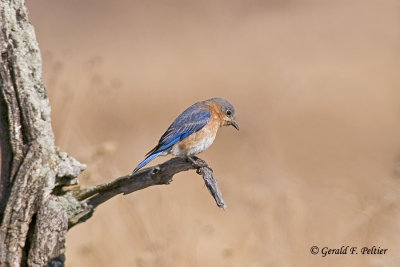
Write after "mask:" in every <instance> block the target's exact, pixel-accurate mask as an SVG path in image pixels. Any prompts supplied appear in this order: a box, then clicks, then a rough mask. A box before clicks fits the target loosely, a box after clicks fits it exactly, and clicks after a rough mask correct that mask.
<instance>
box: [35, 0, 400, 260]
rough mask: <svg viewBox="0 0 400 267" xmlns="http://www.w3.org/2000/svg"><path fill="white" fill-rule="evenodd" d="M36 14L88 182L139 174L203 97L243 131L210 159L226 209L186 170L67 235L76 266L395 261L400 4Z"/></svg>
mask: <svg viewBox="0 0 400 267" xmlns="http://www.w3.org/2000/svg"><path fill="white" fill-rule="evenodd" d="M27 4H28V7H29V10H30V17H31V20H32V22H33V24H34V26H35V29H36V34H37V38H38V41H39V45H40V48H41V52H42V55H43V64H44V66H43V75H44V80H45V84H46V87H47V90H48V93H49V97H50V101H51V105H52V121H53V127H54V131H55V134H56V142H57V145H58V146H60V147H61V149H62V150H63V151H66V152H68V153H70V154H71V155H73V156H74V157H76V158H77V159H78V160H80V161H81V162H84V163H86V164H88V169H87V170H86V171H85V173H84V174H83V175H82V176H81V179H80V181H81V184H82V185H94V184H98V183H103V182H106V181H109V180H111V179H113V178H116V177H118V176H121V175H124V174H127V173H129V172H130V171H132V170H133V168H134V167H135V166H136V165H137V164H138V163H139V162H140V161H141V160H142V159H143V156H144V154H145V153H146V152H148V150H150V149H151V148H152V147H153V146H154V145H155V144H156V142H157V141H158V138H159V137H160V136H161V134H162V133H163V132H164V131H165V130H166V128H167V127H168V126H169V124H170V123H171V122H172V121H173V119H174V118H175V117H176V116H177V115H178V114H179V113H180V112H181V111H183V110H184V109H185V108H186V107H188V106H189V105H191V104H192V103H194V102H196V101H199V100H204V99H207V98H210V97H215V96H221V97H225V98H227V99H228V100H229V101H230V102H231V103H233V104H234V105H235V106H236V109H237V113H238V119H237V121H238V123H239V125H240V127H241V130H240V131H239V132H237V131H235V130H234V129H233V128H224V129H221V131H220V132H219V134H218V136H217V138H216V140H215V142H214V145H213V146H212V147H211V148H210V149H209V150H208V151H206V152H204V153H203V154H201V155H200V156H201V157H202V158H203V159H205V160H206V161H207V162H208V163H209V164H210V165H211V166H212V167H213V169H214V173H215V175H216V177H217V178H218V179H219V186H220V188H221V191H222V193H223V195H224V199H225V201H226V203H227V205H228V209H227V210H226V211H221V210H219V209H218V208H217V206H216V205H215V203H214V201H213V199H212V198H211V197H210V195H209V193H208V192H207V189H206V188H205V187H204V184H203V181H202V179H201V177H200V176H198V175H196V174H195V172H194V171H192V172H186V173H181V174H179V175H177V176H176V177H175V178H174V182H173V183H172V184H170V185H168V186H158V187H152V188H149V189H146V190H142V191H139V192H136V193H133V194H131V195H128V196H118V197H116V198H114V199H112V200H111V201H109V202H108V203H106V204H105V205H103V206H100V207H99V208H98V209H97V211H96V213H95V214H94V217H93V218H92V219H91V220H89V221H88V222H86V223H84V224H82V225H79V226H77V227H75V228H73V229H72V230H71V231H70V232H69V234H68V241H67V246H68V247H67V266H70V267H72V266H74V267H75V266H77V267H80V266H101V267H102V266H132V267H146V266H190V267H192V266H193V267H203V266H217V267H219V266H221V267H223V266H226V267H228V266H229V267H236V266H246V267H247V266H248V267H258V266H279V267H282V266H283V267H285V266H368V267H378V266H399V265H400V75H399V70H400V49H399V48H400V3H399V1H395V0H387V1H374V0H360V1H356V0H330V1H317V0H291V1H290V0H265V1H261V0H249V1H244V0H231V1H228V0H220V1H212V0H205V1H183V0H167V1H152V0H151V1H128V0H125V1H106V0H101V1H99V0H97V1H94V0H90V1H89V0H85V1H78V0H69V1H66V0H64V1H61V0H60V1H50V0H35V1H28V2H27ZM164 160H166V158H160V159H157V160H156V161H154V162H153V163H160V162H162V161H164ZM313 245H315V246H318V247H320V248H321V249H322V248H323V247H329V248H340V247H341V246H355V247H358V252H359V254H358V255H348V254H347V255H327V256H326V257H322V255H321V254H320V253H318V254H317V255H312V254H311V253H310V247H311V246H313ZM372 246H377V247H381V248H385V249H388V251H387V252H386V254H385V255H362V254H361V248H362V247H372Z"/></svg>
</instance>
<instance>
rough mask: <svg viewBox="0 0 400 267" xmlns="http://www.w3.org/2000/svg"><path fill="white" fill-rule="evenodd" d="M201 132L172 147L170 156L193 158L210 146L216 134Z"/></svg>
mask: <svg viewBox="0 0 400 267" xmlns="http://www.w3.org/2000/svg"><path fill="white" fill-rule="evenodd" d="M204 130H205V131H203V130H201V131H199V132H197V133H194V134H192V135H190V136H189V137H187V138H186V139H184V140H182V141H180V142H178V143H176V144H175V145H173V146H172V149H171V152H170V153H171V154H172V155H174V156H180V157H182V156H194V155H197V154H199V153H201V152H203V151H204V150H206V149H207V148H209V147H210V146H211V144H212V143H213V142H214V139H215V136H216V133H215V134H214V133H211V132H210V131H207V130H208V129H204Z"/></svg>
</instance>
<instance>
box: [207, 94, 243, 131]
mask: <svg viewBox="0 0 400 267" xmlns="http://www.w3.org/2000/svg"><path fill="white" fill-rule="evenodd" d="M210 100H211V101H212V102H214V103H216V104H217V106H218V108H219V110H220V118H221V120H222V126H229V125H232V126H233V127H235V128H236V130H239V125H238V124H237V123H236V121H235V120H236V110H235V108H234V107H233V105H232V104H231V103H229V102H228V100H226V99H224V98H219V97H218V98H212V99H210Z"/></svg>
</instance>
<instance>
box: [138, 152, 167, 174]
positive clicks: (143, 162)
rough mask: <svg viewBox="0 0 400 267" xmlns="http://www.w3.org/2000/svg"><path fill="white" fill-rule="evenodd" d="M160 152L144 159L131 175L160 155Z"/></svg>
mask: <svg viewBox="0 0 400 267" xmlns="http://www.w3.org/2000/svg"><path fill="white" fill-rule="evenodd" d="M161 153H162V151H159V152H156V153H154V154H151V155H149V156H148V157H147V158H145V159H144V160H143V161H142V162H140V163H139V165H138V166H137V167H136V168H135V169H134V170H133V173H135V172H137V171H138V170H139V169H141V168H143V167H144V166H145V165H146V164H147V163H149V162H150V161H152V160H153V159H154V158H155V157H157V156H158V155H160V154H161Z"/></svg>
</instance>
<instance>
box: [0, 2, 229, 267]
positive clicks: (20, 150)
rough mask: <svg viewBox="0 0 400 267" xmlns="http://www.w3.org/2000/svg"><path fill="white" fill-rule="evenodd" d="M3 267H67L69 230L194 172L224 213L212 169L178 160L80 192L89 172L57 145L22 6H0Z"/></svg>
mask: <svg viewBox="0 0 400 267" xmlns="http://www.w3.org/2000/svg"><path fill="white" fill-rule="evenodd" d="M0 29H1V31H0V55H1V61H0V90H1V92H0V116H1V117H0V146H1V180H0V266H27V265H28V266H63V265H64V261H65V256H64V251H65V238H66V233H67V231H68V229H69V228H70V227H72V226H74V225H76V224H78V223H81V222H84V221H86V220H87V219H88V218H90V217H91V215H92V214H93V212H94V210H95V208H96V207H97V206H98V205H100V204H101V203H103V202H105V201H107V200H108V199H110V198H111V197H113V196H115V195H118V194H120V193H123V194H129V193H132V192H134V191H136V190H140V189H143V188H146V187H148V186H152V185H158V184H169V183H170V182H171V181H172V177H173V175H175V174H176V173H178V172H182V171H187V170H190V169H197V172H198V173H199V174H201V175H202V176H203V178H204V181H205V183H206V186H207V188H208V189H209V191H210V193H211V194H212V196H213V197H214V199H215V201H216V203H217V205H218V206H219V207H220V208H222V209H225V207H226V206H225V203H224V201H223V199H222V195H221V192H220V191H219V189H218V187H217V184H216V180H215V178H214V176H213V173H212V169H211V168H210V167H209V166H208V165H207V164H206V163H205V162H204V161H202V160H201V159H198V158H197V159H196V160H195V161H194V162H193V161H187V160H185V159H182V158H174V159H171V160H169V161H167V162H165V163H163V164H160V165H158V166H155V167H150V168H146V169H143V170H141V171H139V172H138V173H135V174H129V175H126V176H123V177H120V178H118V179H115V180H114V181H112V182H110V183H106V184H103V185H98V186H93V187H90V188H86V189H80V188H79V186H77V183H78V179H77V177H78V175H79V174H80V173H81V172H82V171H83V170H84V169H85V168H86V166H85V165H84V164H81V163H79V162H78V161H77V160H75V159H74V158H73V157H71V156H69V155H67V154H66V153H64V152H60V151H59V149H58V148H57V147H56V146H55V144H54V134H53V130H52V127H51V120H50V104H49V100H48V97H47V93H46V90H45V87H44V85H43V82H42V63H41V57H40V51H39V47H38V44H37V42H36V37H35V32H34V29H33V26H32V25H31V23H30V21H29V18H28V13H27V8H26V6H25V5H24V1H23V0H14V1H8V0H0Z"/></svg>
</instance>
